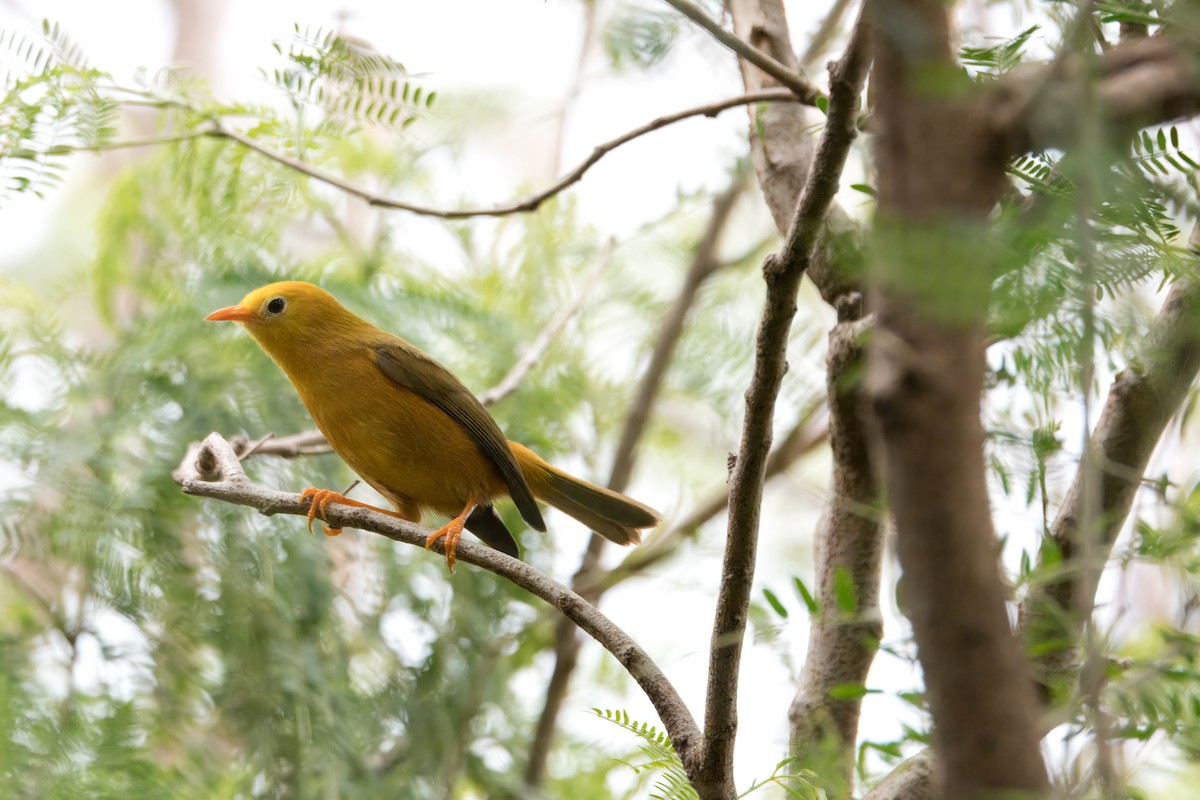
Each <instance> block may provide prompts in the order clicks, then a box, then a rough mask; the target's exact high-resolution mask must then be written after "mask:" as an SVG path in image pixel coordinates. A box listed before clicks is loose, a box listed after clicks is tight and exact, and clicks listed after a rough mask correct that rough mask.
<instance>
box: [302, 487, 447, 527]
mask: <svg viewBox="0 0 1200 800" xmlns="http://www.w3.org/2000/svg"><path fill="white" fill-rule="evenodd" d="M300 500H301V501H302V502H303V501H304V500H311V501H312V502H311V503H310V504H309V506H308V532H309V533H312V532H313V529H312V526H313V520H315V519H316V518H317V515H318V514H320V515H321V530H322V531H324V532H325V535H326V536H337V535H338V534H339V533H341V532H342V528H330V527H329V526H328V525H326V524H325V523H326V521H327V520H326V519H325V509H326V508H328V507H329V504H330V503H339V504H341V505H344V506H353V507H354V508H369V509H371V510H372V511H378V512H379V513H380V514H387V515H388V516H389V517H399V518H400V519H407V517H405V516H404V515H403V514H400V513H398V512H396V511H389V510H388V509H386V508H379V507H378V506H373V505H370V504H368V503H360V502H358V501H357V500H351V499H350V498H349V497H346V496H345V495H344V494H341V493H339V492H335V491H332V490H330V489H315V488H313V487H312V486H310V487H308V488H307V489H305V490H304V491H303V492H301V493H300ZM463 519H464V520H465V519H466V517H464V518H463ZM461 529H462V526H461V525H460V526H459V531H460V533H461Z"/></svg>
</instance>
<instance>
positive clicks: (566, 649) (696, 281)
mask: <svg viewBox="0 0 1200 800" xmlns="http://www.w3.org/2000/svg"><path fill="white" fill-rule="evenodd" d="M745 187H746V181H745V173H744V172H743V170H742V169H741V167H740V166H739V168H738V172H737V174H736V175H735V176H734V179H733V180H732V181H731V182H730V184H729V187H728V188H727V189H726V190H725V191H724V192H722V193H721V194H720V195H719V196H718V197H717V199H716V200H715V201H714V203H713V210H712V214H711V216H710V217H709V220H708V225H707V227H706V228H705V232H704V236H703V237H702V238H701V240H700V243H699V244H698V245H697V246H696V250H695V252H694V254H693V256H692V263H691V266H690V267H689V268H688V273H687V276H686V277H685V278H684V281H683V286H682V287H681V288H680V290H679V294H678V295H676V297H675V302H674V303H673V304H672V306H671V310H670V311H668V312H667V316H666V317H665V319H664V320H663V323H662V327H661V328H660V329H659V333H658V336H657V337H656V339H655V343H654V348H653V351H652V353H651V356H650V363H649V364H647V366H646V370H645V372H644V373H642V377H641V379H640V380H639V382H638V388H637V391H636V392H635V393H634V399H633V401H632V402H631V404H630V408H629V412H628V413H627V414H626V416H625V423H624V426H623V429H622V431H621V438H620V440H619V441H618V444H617V449H616V453H615V454H614V455H613V466H612V470H611V471H610V473H609V479H608V487H609V488H610V489H613V490H615V491H618V492H619V491H624V489H625V488H626V486H627V485H628V483H629V478H630V476H631V475H632V474H633V466H634V463H635V461H636V460H637V443H638V441H639V440H640V439H641V437H642V434H643V433H644V432H645V430H646V425H647V423H648V422H649V419H650V410H651V408H652V407H653V405H654V401H655V399H656V398H657V397H658V393H659V390H660V389H661V387H662V382H663V379H664V378H665V377H666V373H667V367H668V366H669V365H670V363H671V358H672V356H673V355H674V353H675V350H676V347H677V345H678V344H679V340H680V338H681V337H682V335H683V329H684V323H685V322H686V320H687V316H688V313H689V312H690V311H691V308H692V306H693V305H695V301H696V297H697V296H698V294H699V291H700V288H701V286H702V285H703V283H704V282H705V281H706V280H707V279H708V278H709V277H710V276H711V275H712V274H713V272H714V271H715V270H717V269H718V268H719V267H720V262H719V260H718V258H717V246H718V244H719V243H720V239H721V234H722V232H723V231H724V230H725V228H726V226H727V224H728V222H729V218H730V215H731V214H732V212H733V207H734V205H735V203H736V202H737V199H738V197H740V196H741V194H742V192H743V191H744V190H745ZM604 542H605V540H604V539H602V538H601V537H599V536H593V537H592V538H591V540H590V541H589V542H588V546H587V550H586V551H585V552H584V555H583V558H582V559H581V561H580V564H579V568H578V569H577V570H576V571H575V575H574V577H573V578H572V579H571V586H572V588H574V589H575V590H576V591H578V592H579V593H580V594H581V595H582V596H583V597H585V598H587V599H588V600H590V601H591V602H593V603H599V601H600V597H601V595H602V594H603V593H604V591H605V587H601V586H599V585H598V584H597V583H596V581H595V576H596V574H597V572H598V570H599V565H600V557H601V556H602V555H603V552H604ZM639 549H641V548H639ZM584 587H587V588H584ZM580 646H581V641H580V638H579V636H577V635H576V633H575V630H574V628H573V627H571V626H568V625H566V624H562V625H559V626H558V629H557V631H556V632H555V643H554V654H555V655H554V670H553V672H552V673H551V675H550V681H549V683H548V684H547V686H546V699H545V702H544V703H543V705H542V713H541V716H540V717H539V718H538V724H537V728H536V730H535V732H534V739H533V743H532V745H531V746H530V748H529V760H528V761H527V762H526V765H525V783H526V785H527V786H531V787H536V786H540V785H541V783H542V779H543V777H544V774H545V767H546V759H547V757H548V756H549V754H550V746H551V744H552V743H553V739H554V734H555V731H556V730H557V727H558V715H559V712H560V711H561V709H562V703H563V701H564V700H565V698H566V695H567V690H568V689H569V687H570V680H571V675H572V673H573V672H574V671H575V665H576V663H578V659H579V649H580Z"/></svg>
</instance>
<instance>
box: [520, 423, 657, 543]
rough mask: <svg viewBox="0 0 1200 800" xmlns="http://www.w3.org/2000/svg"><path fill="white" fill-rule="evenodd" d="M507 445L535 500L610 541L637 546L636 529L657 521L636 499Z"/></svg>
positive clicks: (530, 452)
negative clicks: (590, 481)
mask: <svg viewBox="0 0 1200 800" xmlns="http://www.w3.org/2000/svg"><path fill="white" fill-rule="evenodd" d="M509 446H510V447H511V448H512V451H513V455H514V456H516V458H517V463H518V464H520V465H521V471H522V472H523V473H525V480H526V481H527V482H528V483H529V488H530V489H532V490H533V494H534V496H535V497H537V498H538V499H539V500H542V501H544V502H547V503H549V504H550V505H552V506H554V507H555V508H557V509H558V510H559V511H561V512H563V513H564V514H567V515H568V516H571V517H574V518H575V519H577V520H579V521H580V522H582V523H583V524H584V525H587V526H588V527H589V528H591V529H592V530H593V531H595V532H596V533H598V534H600V535H601V536H603V537H604V538H605V539H608V540H609V541H611V542H616V543H617V544H637V543H638V542H640V541H641V540H642V533H641V530H640V529H641V528H652V527H654V526H655V525H657V524H658V523H659V521H660V520H661V517H660V516H659V515H658V512H657V511H655V510H654V509H652V508H650V507H649V506H646V505H643V504H641V503H639V502H638V501H637V500H634V499H632V498H630V497H626V496H625V495H623V494H620V493H619V492H614V491H612V490H611V489H605V488H604V487H603V486H597V485H596V484H594V483H589V482H588V481H585V480H583V479H582V478H576V477H575V476H574V475H571V474H568V473H566V472H563V471H562V470H561V469H559V468H558V467H554V466H551V465H550V464H548V463H546V462H545V461H543V460H542V459H541V458H540V457H539V456H538V455H537V454H536V453H534V452H533V451H532V450H530V449H529V448H527V447H525V446H523V445H519V444H517V443H516V442H509Z"/></svg>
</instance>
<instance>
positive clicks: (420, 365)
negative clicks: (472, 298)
mask: <svg viewBox="0 0 1200 800" xmlns="http://www.w3.org/2000/svg"><path fill="white" fill-rule="evenodd" d="M375 363H376V364H377V365H378V366H379V369H380V370H382V371H383V374H384V375H386V376H387V377H388V378H390V379H391V380H393V381H395V382H396V383H398V384H400V385H401V386H403V387H404V388H406V389H409V390H411V391H413V392H415V393H416V394H418V395H419V396H421V397H422V398H424V399H425V400H427V401H428V402H430V403H432V404H433V405H434V406H437V407H438V408H439V409H441V410H442V411H443V412H445V413H446V414H447V415H448V416H449V417H450V418H451V419H453V420H454V421H455V422H457V423H458V424H459V425H461V426H462V427H463V430H465V431H466V432H467V435H469V436H470V437H471V441H473V442H475V446H476V447H478V448H479V452H480V453H482V454H483V456H484V458H486V459H487V460H488V461H490V462H491V463H492V466H494V467H495V468H496V470H497V471H498V472H499V473H500V477H501V478H502V479H503V480H504V483H505V485H507V486H508V493H509V495H510V496H511V497H512V499H513V502H514V503H516V504H517V510H518V511H520V512H521V516H522V517H524V518H525V521H526V522H528V523H529V525H530V527H532V528H534V529H536V530H539V531H544V530H546V523H545V522H544V521H543V520H542V512H541V511H540V510H539V509H538V507H537V502H536V501H535V500H534V499H533V492H532V491H530V489H529V484H528V483H527V482H526V481H525V474H524V473H522V472H521V467H520V465H519V464H517V459H516V457H514V456H513V453H512V450H511V449H509V446H508V440H507V439H505V438H504V434H503V433H502V432H501V431H500V426H499V425H497V424H496V421H495V420H494V419H492V415H491V414H489V413H488V412H487V409H485V408H484V407H483V404H482V403H480V402H479V400H478V398H476V397H475V395H473V394H471V392H470V390H469V389H467V387H466V386H463V384H462V381H460V380H459V379H458V378H456V377H454V374H453V373H451V372H450V370H448V369H446V368H445V367H443V366H442V365H441V364H439V363H438V362H436V361H434V360H433V359H432V358H431V357H429V356H428V355H426V354H425V353H423V352H421V351H420V350H418V349H417V348H415V347H413V346H412V345H410V344H409V343H408V342H404V341H402V340H398V339H397V340H393V341H390V342H383V343H381V344H377V345H376V346H375ZM478 499H479V500H480V501H483V500H485V499H486V498H478Z"/></svg>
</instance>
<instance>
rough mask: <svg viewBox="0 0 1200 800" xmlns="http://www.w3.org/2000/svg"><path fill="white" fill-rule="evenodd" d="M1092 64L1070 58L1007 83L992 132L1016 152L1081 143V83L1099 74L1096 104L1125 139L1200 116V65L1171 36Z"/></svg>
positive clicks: (1122, 48)
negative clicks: (1147, 128) (1133, 133)
mask: <svg viewBox="0 0 1200 800" xmlns="http://www.w3.org/2000/svg"><path fill="white" fill-rule="evenodd" d="M1086 57H1087V58H1089V59H1093V58H1094V59H1095V61H1096V62H1097V63H1096V64H1095V66H1089V65H1085V63H1084V62H1083V60H1082V58H1081V57H1080V56H1079V55H1076V54H1067V55H1064V56H1063V57H1062V58H1060V59H1059V60H1057V61H1055V62H1053V63H1051V64H1047V65H1045V66H1044V67H1042V68H1041V69H1037V70H1028V71H1019V72H1016V73H1013V75H1012V76H1011V77H1009V78H1007V79H1006V80H1004V81H1003V82H1002V83H1001V85H1000V86H999V88H998V90H997V92H996V95H995V97H994V98H993V100H992V102H990V103H989V106H990V109H989V113H990V114H991V121H992V128H993V131H994V132H995V133H996V135H997V136H999V137H1000V138H1002V139H1004V140H1005V141H1006V143H1007V145H1006V147H1007V151H1008V152H1009V153H1012V154H1016V153H1024V152H1028V151H1030V150H1045V149H1048V148H1053V147H1059V148H1061V147H1068V146H1071V145H1073V144H1074V143H1075V142H1077V141H1078V140H1079V135H1080V127H1079V126H1080V125H1082V124H1086V123H1084V122H1083V121H1082V120H1081V117H1082V114H1081V109H1080V107H1079V103H1080V98H1081V97H1083V96H1084V95H1083V93H1081V92H1080V91H1079V88H1078V87H1079V84H1080V82H1081V81H1088V80H1093V78H1092V77H1091V73H1090V71H1091V70H1093V69H1095V70H1098V71H1099V76H1098V81H1099V82H1098V86H1097V88H1096V90H1095V102H1096V103H1097V104H1098V105H1099V108H1100V113H1101V115H1102V117H1103V119H1104V120H1105V122H1106V123H1107V124H1108V126H1109V127H1111V128H1112V129H1113V130H1114V131H1116V132H1117V133H1118V134H1121V133H1126V132H1131V131H1133V130H1136V129H1137V128H1140V127H1144V126H1146V125H1154V124H1158V123H1162V122H1168V121H1170V120H1172V119H1178V118H1181V117H1188V116H1192V115H1194V114H1196V113H1197V112H1200V65H1198V64H1197V62H1196V60H1195V53H1194V50H1193V49H1192V48H1189V47H1186V46H1184V45H1181V44H1179V43H1176V42H1175V41H1173V40H1172V39H1171V38H1169V37H1166V36H1162V37H1153V38H1145V39H1133V40H1130V41H1127V42H1125V41H1123V42H1122V43H1121V44H1120V45H1118V46H1117V47H1114V48H1112V49H1111V50H1109V51H1108V52H1106V53H1104V54H1103V55H1101V56H1099V57H1093V56H1091V55H1090V54H1088V55H1087V56H1086Z"/></svg>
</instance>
